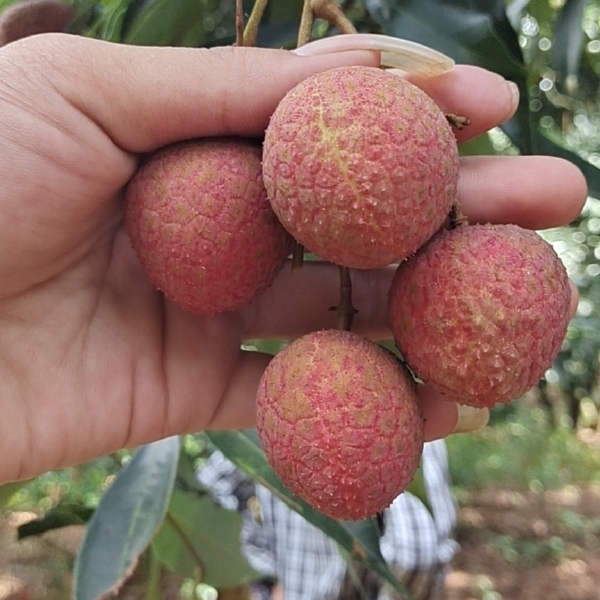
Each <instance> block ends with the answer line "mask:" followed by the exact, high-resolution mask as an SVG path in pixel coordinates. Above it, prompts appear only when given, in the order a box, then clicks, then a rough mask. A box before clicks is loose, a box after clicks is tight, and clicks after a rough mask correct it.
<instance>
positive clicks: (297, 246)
mask: <svg viewBox="0 0 600 600" xmlns="http://www.w3.org/2000/svg"><path fill="white" fill-rule="evenodd" d="M303 265H304V246H303V245H302V244H301V243H300V242H298V241H297V240H294V244H293V246H292V271H296V270H297V269H301V268H302V266H303Z"/></svg>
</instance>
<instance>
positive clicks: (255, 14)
mask: <svg viewBox="0 0 600 600" xmlns="http://www.w3.org/2000/svg"><path fill="white" fill-rule="evenodd" d="M268 2H269V0H256V1H255V2H254V6H253V7H252V12H251V13H250V16H249V17H248V22H247V23H246V29H244V46H256V38H257V37H258V26H259V25H260V21H261V19H262V16H263V14H264V12H265V8H267V3H268Z"/></svg>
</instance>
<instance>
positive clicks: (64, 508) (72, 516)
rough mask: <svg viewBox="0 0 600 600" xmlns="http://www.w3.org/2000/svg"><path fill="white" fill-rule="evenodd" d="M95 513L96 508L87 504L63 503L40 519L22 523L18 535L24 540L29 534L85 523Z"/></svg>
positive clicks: (38, 533) (39, 533)
mask: <svg viewBox="0 0 600 600" xmlns="http://www.w3.org/2000/svg"><path fill="white" fill-rule="evenodd" d="M93 514H94V509H93V508H88V507H87V506H81V505H79V504H71V505H69V504H66V505H61V506H58V507H57V508H55V509H52V510H50V511H48V512H47V513H46V514H45V515H44V516H43V517H41V518H39V519H35V520H34V521H29V523H25V524H24V525H20V526H19V527H18V529H17V536H18V539H20V540H22V539H23V538H26V537H29V536H33V535H41V534H42V533H45V532H46V531H51V530H52V529H59V528H61V527H67V526H68V525H85V524H86V523H87V522H88V521H89V520H90V518H91V517H92V515H93Z"/></svg>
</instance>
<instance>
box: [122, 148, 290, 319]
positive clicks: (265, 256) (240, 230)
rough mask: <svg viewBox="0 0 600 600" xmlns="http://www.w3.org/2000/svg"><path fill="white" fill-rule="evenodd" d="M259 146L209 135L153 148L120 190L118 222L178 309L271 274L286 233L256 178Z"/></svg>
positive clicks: (210, 306)
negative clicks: (123, 191) (121, 213)
mask: <svg viewBox="0 0 600 600" xmlns="http://www.w3.org/2000/svg"><path fill="white" fill-rule="evenodd" d="M260 159H261V150H260V147H259V146H258V145H257V144H255V143H253V142H252V141H249V140H241V139H234V138H231V139H225V138H209V139H203V140H198V141H189V142H183V143H178V144H174V145H172V146H168V147H166V148H163V149H161V150H159V151H157V152H156V153H154V154H153V155H152V156H150V158H149V159H148V160H147V161H146V162H145V164H143V165H142V166H141V167H140V168H139V169H138V171H137V172H136V174H135V175H134V177H133V178H132V180H131V181H130V183H129V185H128V187H127V190H126V198H125V201H126V210H125V226H126V229H127V232H128V234H129V237H130V238H131V243H132V245H133V247H134V249H135V251H136V253H137V255H138V258H139V261H140V263H141V265H142V267H143V268H144V269H145V271H146V273H147V275H148V277H149V279H150V281H151V282H152V283H153V284H154V285H155V286H156V287H157V288H158V289H160V290H162V291H163V292H164V294H165V295H166V297H167V298H169V299H171V300H173V301H174V302H176V303H177V304H178V305H180V306H181V307H182V308H184V309H185V310H187V311H189V312H191V313H195V314H214V313H218V312H223V311H228V310H234V309H236V308H239V307H240V306H242V305H244V304H246V303H247V302H249V301H250V300H252V299H253V298H254V297H255V296H256V294H257V293H259V292H260V291H262V290H264V289H265V288H266V287H267V286H269V285H270V283H271V282H272V281H273V279H274V277H275V275H276V273H277V272H278V270H279V269H280V268H281V267H282V266H283V263H284V261H285V259H286V256H287V254H288V253H289V250H290V244H291V238H290V237H289V235H288V233H287V232H286V231H285V229H284V228H283V226H282V225H281V224H280V223H279V221H278V220H277V217H276V216H275V214H274V213H273V210H272V209H271V206H270V204H269V201H268V199H267V194H266V191H265V188H264V185H263V179H262V171H261V163H260Z"/></svg>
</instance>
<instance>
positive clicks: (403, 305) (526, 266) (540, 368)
mask: <svg viewBox="0 0 600 600" xmlns="http://www.w3.org/2000/svg"><path fill="white" fill-rule="evenodd" d="M570 299H571V289H570V286H569V281H568V278H567V274H566V270H565V268H564V266H563V264H562V262H561V261H560V259H559V258H558V256H557V255H556V253H555V251H554V249H553V248H552V246H551V245H550V244H549V243H548V242H546V241H545V240H544V239H543V238H542V237H540V236H539V235H538V234H537V233H536V232H534V231H529V230H525V229H522V228H520V227H517V226H516V225H463V226H459V227H457V228H456V229H453V230H449V231H443V232H441V233H440V234H438V235H437V236H436V237H434V238H433V239H432V240H431V241H430V242H429V243H428V244H426V245H425V246H424V247H423V248H422V249H421V250H420V251H419V252H418V253H417V254H416V255H415V256H414V257H413V258H411V259H409V260H407V261H406V262H405V263H403V264H402V265H400V267H399V268H398V270H397V272H396V274H395V276H394V279H393V281H392V285H391V289H390V294H389V320H390V325H391V328H392V332H393V334H394V338H395V340H396V344H397V346H398V348H399V350H400V352H401V353H402V355H403V357H404V359H405V360H406V362H407V363H408V365H409V366H410V367H411V368H412V369H413V370H414V372H415V374H416V375H417V376H418V377H419V378H420V379H422V380H423V381H424V382H426V383H429V384H431V386H432V387H433V388H435V389H437V390H438V391H439V392H441V393H442V394H444V395H446V396H447V397H448V398H449V399H452V400H455V401H457V402H459V403H462V404H469V405H471V406H476V407H492V406H494V404H496V403H498V402H509V401H511V400H514V399H516V398H518V397H519V396H521V395H522V394H523V393H524V392H526V391H527V390H528V389H529V388H531V387H532V386H534V385H535V384H536V383H537V382H538V381H539V380H540V378H541V377H542V376H543V375H544V372H545V371H546V370H547V369H548V368H549V367H550V366H551V364H552V361H553V360H554V358H555V357H556V354H557V353H558V351H559V350H560V347H561V343H562V341H563V338H564V336H565V333H566V329H567V324H568V321H569V307H570Z"/></svg>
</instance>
